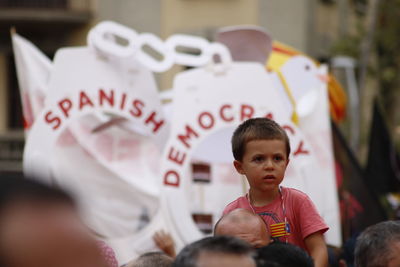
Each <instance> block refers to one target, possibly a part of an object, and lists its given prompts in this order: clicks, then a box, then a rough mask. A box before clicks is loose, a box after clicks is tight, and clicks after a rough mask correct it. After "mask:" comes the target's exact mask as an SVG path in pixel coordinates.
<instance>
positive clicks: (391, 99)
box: [331, 0, 400, 146]
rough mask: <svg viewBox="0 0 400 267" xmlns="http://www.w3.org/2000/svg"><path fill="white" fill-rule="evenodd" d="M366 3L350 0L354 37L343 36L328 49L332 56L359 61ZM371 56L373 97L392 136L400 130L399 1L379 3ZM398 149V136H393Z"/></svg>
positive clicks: (391, 0) (370, 71)
mask: <svg viewBox="0 0 400 267" xmlns="http://www.w3.org/2000/svg"><path fill="white" fill-rule="evenodd" d="M367 3H368V1H366V0H353V1H352V4H353V5H352V7H353V8H354V11H355V12H356V14H358V16H359V18H360V20H359V24H358V25H357V34H353V35H350V36H344V37H342V38H341V39H340V40H338V41H337V42H336V43H335V44H334V45H333V46H332V49H331V52H332V54H333V55H346V56H350V57H353V58H355V59H360V45H361V41H362V38H363V36H364V34H365V28H364V27H365V26H364V24H363V23H362V22H363V20H364V19H365V5H366V4H367ZM371 52H372V53H374V54H375V58H376V61H375V62H374V65H369V66H368V75H369V76H370V77H372V78H374V79H376V81H377V83H378V85H379V88H376V95H377V96H378V97H379V100H380V101H381V103H382V106H383V107H385V109H384V112H385V117H386V119H387V120H386V121H387V122H388V124H389V127H390V130H391V133H394V132H395V129H396V127H397V129H398V130H399V129H400V0H381V1H380V4H379V11H378V18H377V24H376V31H375V39H374V46H373V51H371ZM393 137H394V138H395V141H396V143H397V145H398V146H400V134H397V135H394V136H393Z"/></svg>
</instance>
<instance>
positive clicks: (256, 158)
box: [253, 156, 264, 162]
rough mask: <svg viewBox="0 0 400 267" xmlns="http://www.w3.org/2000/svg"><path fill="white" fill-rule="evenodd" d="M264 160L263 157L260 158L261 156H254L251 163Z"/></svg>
mask: <svg viewBox="0 0 400 267" xmlns="http://www.w3.org/2000/svg"><path fill="white" fill-rule="evenodd" d="M263 160H264V157H262V156H255V157H254V158H253V161H255V162H261V161H263Z"/></svg>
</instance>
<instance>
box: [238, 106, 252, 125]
mask: <svg viewBox="0 0 400 267" xmlns="http://www.w3.org/2000/svg"><path fill="white" fill-rule="evenodd" d="M253 115H254V108H253V107H252V106H249V105H242V106H241V108H240V120H241V121H244V120H245V119H251V118H252V117H253Z"/></svg>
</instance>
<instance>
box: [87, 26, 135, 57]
mask: <svg viewBox="0 0 400 267" xmlns="http://www.w3.org/2000/svg"><path fill="white" fill-rule="evenodd" d="M116 37H119V38H121V39H123V40H125V41H126V42H127V45H126V46H125V45H121V44H119V43H118V42H117V38H116ZM137 37H138V34H137V33H136V31H134V30H132V29H130V28H128V27H126V26H124V25H121V24H118V23H115V22H112V21H104V22H100V23H99V24H97V25H96V26H95V27H94V28H93V29H92V30H91V31H90V32H89V34H88V37H87V42H88V45H89V46H90V47H94V48H96V49H98V50H100V51H101V52H102V53H105V54H107V55H111V56H116V57H129V56H131V55H133V54H134V53H135V50H136V40H137Z"/></svg>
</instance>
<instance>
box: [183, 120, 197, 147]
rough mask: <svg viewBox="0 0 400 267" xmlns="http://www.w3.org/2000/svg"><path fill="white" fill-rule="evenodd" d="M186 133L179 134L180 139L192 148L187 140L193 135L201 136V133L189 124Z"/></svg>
mask: <svg viewBox="0 0 400 267" xmlns="http://www.w3.org/2000/svg"><path fill="white" fill-rule="evenodd" d="M185 131H186V133H185V135H178V139H179V140H180V141H181V142H182V144H184V145H185V146H186V147H187V148H190V144H189V143H188V142H187V139H189V138H190V137H191V136H194V137H199V135H198V134H197V133H196V132H195V131H194V130H193V129H192V128H191V127H190V126H188V125H186V126H185Z"/></svg>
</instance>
